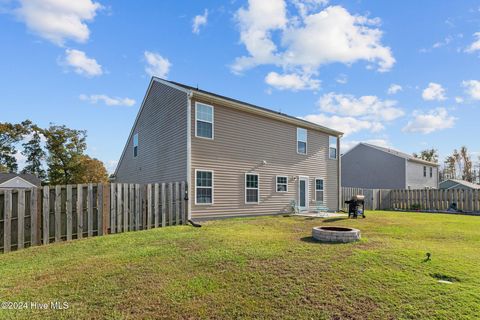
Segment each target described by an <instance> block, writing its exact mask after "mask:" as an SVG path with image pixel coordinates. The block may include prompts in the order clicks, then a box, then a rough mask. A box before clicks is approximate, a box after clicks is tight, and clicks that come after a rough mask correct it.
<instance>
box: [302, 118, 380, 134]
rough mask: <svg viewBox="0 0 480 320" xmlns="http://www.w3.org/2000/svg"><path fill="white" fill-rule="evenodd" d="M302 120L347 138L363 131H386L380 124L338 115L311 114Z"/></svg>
mask: <svg viewBox="0 0 480 320" xmlns="http://www.w3.org/2000/svg"><path fill="white" fill-rule="evenodd" d="M302 119H305V120H307V121H310V122H313V123H317V124H319V125H322V126H325V127H328V128H332V129H335V130H338V131H341V132H343V133H344V135H345V136H348V135H350V134H352V133H356V132H358V131H362V130H370V131H371V132H379V131H381V130H383V129H385V127H384V126H383V125H382V124H381V123H380V122H375V121H369V120H359V119H357V118H354V117H339V116H336V115H333V116H329V115H326V114H323V113H320V114H310V115H307V116H305V117H302Z"/></svg>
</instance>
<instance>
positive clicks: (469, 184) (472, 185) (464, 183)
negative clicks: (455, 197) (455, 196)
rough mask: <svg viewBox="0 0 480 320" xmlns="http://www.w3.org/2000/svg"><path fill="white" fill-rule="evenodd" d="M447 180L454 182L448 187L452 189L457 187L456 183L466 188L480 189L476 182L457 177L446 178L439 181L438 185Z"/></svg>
mask: <svg viewBox="0 0 480 320" xmlns="http://www.w3.org/2000/svg"><path fill="white" fill-rule="evenodd" d="M449 181H451V182H453V183H454V184H453V185H452V186H451V187H449V188H448V189H452V188H454V187H457V186H458V185H461V186H464V187H465V188H467V189H473V190H480V185H478V184H476V183H472V182H468V181H465V180H459V179H447V180H445V181H442V182H440V186H441V185H442V183H443V184H445V183H446V182H449Z"/></svg>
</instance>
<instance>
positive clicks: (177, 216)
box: [174, 182, 180, 225]
mask: <svg viewBox="0 0 480 320" xmlns="http://www.w3.org/2000/svg"><path fill="white" fill-rule="evenodd" d="M174 201H175V225H179V224H180V184H179V183H178V182H175V200H174Z"/></svg>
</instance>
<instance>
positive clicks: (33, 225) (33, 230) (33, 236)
mask: <svg viewBox="0 0 480 320" xmlns="http://www.w3.org/2000/svg"><path fill="white" fill-rule="evenodd" d="M30 190H31V191H30V245H31V246H36V245H38V244H39V243H38V240H39V233H38V230H39V227H40V226H39V225H38V216H39V214H38V203H39V202H38V189H37V188H32V189H30Z"/></svg>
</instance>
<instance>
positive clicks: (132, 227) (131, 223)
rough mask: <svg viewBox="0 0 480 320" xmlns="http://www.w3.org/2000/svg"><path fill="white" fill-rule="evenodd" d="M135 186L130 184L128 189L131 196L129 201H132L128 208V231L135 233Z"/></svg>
mask: <svg viewBox="0 0 480 320" xmlns="http://www.w3.org/2000/svg"><path fill="white" fill-rule="evenodd" d="M134 187H135V185H134V184H132V183H130V184H129V185H128V189H129V196H128V200H129V201H130V204H129V206H128V230H130V231H133V230H135V225H134V221H133V217H134V214H135V204H134V202H135V189H134Z"/></svg>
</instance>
